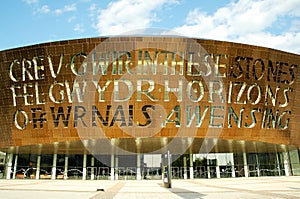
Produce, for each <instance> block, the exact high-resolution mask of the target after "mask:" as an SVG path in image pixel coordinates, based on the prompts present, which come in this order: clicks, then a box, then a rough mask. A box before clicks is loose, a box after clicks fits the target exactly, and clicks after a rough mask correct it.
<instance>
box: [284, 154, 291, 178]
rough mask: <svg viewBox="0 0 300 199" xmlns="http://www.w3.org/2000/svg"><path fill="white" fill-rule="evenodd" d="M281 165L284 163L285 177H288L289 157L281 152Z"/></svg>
mask: <svg viewBox="0 0 300 199" xmlns="http://www.w3.org/2000/svg"><path fill="white" fill-rule="evenodd" d="M283 163H284V171H285V176H290V169H289V156H288V153H287V152H283Z"/></svg>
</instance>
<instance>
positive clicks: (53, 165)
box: [51, 153, 57, 180]
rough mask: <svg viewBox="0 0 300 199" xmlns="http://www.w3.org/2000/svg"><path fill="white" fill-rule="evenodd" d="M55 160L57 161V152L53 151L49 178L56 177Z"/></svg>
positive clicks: (53, 178)
mask: <svg viewBox="0 0 300 199" xmlns="http://www.w3.org/2000/svg"><path fill="white" fill-rule="evenodd" d="M56 162H57V154H56V153H55V154H53V162H52V172H51V180H55V179H56Z"/></svg>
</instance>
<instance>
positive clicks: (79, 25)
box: [73, 24, 85, 33]
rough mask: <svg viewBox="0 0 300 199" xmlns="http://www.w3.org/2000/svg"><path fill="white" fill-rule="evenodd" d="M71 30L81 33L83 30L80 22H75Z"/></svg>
mask: <svg viewBox="0 0 300 199" xmlns="http://www.w3.org/2000/svg"><path fill="white" fill-rule="evenodd" d="M73 30H74V31H75V32H77V33H83V32H84V31H85V30H84V27H83V25H82V24H76V25H75V26H74V29H73Z"/></svg>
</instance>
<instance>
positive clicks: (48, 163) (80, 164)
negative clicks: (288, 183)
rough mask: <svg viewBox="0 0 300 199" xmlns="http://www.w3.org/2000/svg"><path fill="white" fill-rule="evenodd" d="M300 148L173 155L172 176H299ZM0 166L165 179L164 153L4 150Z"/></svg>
mask: <svg viewBox="0 0 300 199" xmlns="http://www.w3.org/2000/svg"><path fill="white" fill-rule="evenodd" d="M299 153H300V150H299V149H295V150H292V151H289V152H277V153H275V152H270V153H209V154H183V155H177V154H172V156H171V157H172V167H171V169H172V172H171V173H172V178H173V179H196V178H232V177H260V176H291V175H300V173H299V172H300V162H299ZM55 156H56V157H55ZM55 159H56V162H53V160H55ZM101 160H102V161H103V162H101ZM1 166H2V167H1V173H0V177H1V178H6V179H69V180H72V179H76V180H78V179H83V180H137V179H141V180H142V179H143V180H152V179H155V180H157V179H162V154H137V155H98V156H97V157H94V156H93V155H82V154H78V155H59V154H55V155H51V154H42V155H37V154H14V155H11V154H6V155H5V156H4V159H3V162H2V164H1Z"/></svg>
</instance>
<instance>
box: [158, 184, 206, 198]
mask: <svg viewBox="0 0 300 199" xmlns="http://www.w3.org/2000/svg"><path fill="white" fill-rule="evenodd" d="M162 186H163V185H162ZM166 189H167V190H168V191H170V192H171V193H173V194H176V195H177V196H179V197H181V198H184V199H201V198H203V197H204V196H206V195H205V194H201V193H199V192H195V191H191V190H188V189H182V188H178V187H174V188H166Z"/></svg>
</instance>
